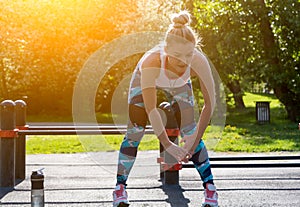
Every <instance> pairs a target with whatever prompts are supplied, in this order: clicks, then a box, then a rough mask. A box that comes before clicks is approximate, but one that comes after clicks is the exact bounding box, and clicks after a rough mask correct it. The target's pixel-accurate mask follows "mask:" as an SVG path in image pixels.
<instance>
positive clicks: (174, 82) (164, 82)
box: [156, 46, 190, 88]
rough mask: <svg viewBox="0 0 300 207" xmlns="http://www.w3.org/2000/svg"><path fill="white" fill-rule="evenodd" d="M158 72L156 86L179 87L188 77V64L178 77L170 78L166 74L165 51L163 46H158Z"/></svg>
mask: <svg viewBox="0 0 300 207" xmlns="http://www.w3.org/2000/svg"><path fill="white" fill-rule="evenodd" d="M160 62H161V67H160V73H159V76H158V78H157V79H156V86H157V87H160V88H179V87H182V86H183V85H185V84H186V83H187V82H188V81H189V79H190V66H188V67H187V69H186V70H185V72H184V74H183V75H181V76H180V77H178V78H174V79H171V78H169V77H167V75H166V53H165V51H164V47H163V46H161V47H160Z"/></svg>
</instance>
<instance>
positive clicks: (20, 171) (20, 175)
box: [15, 100, 28, 180]
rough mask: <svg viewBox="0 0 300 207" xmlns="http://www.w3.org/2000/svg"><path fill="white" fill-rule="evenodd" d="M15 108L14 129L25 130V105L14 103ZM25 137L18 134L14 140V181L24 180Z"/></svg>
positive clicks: (22, 102)
mask: <svg viewBox="0 0 300 207" xmlns="http://www.w3.org/2000/svg"><path fill="white" fill-rule="evenodd" d="M15 104H16V107H15V111H16V127H17V129H19V130H26V129H28V127H27V126H26V107H27V105H26V103H25V102H24V101H22V100H17V101H15ZM25 154H26V136H25V135H24V134H19V135H18V137H17V139H16V167H15V173H16V179H20V180H24V179H25V163H26V156H25Z"/></svg>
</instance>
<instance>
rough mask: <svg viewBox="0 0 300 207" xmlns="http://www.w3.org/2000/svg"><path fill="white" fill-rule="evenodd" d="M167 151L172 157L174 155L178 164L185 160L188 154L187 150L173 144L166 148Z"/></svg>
mask: <svg viewBox="0 0 300 207" xmlns="http://www.w3.org/2000/svg"><path fill="white" fill-rule="evenodd" d="M166 151H167V152H168V153H169V154H170V155H172V156H173V157H174V158H175V159H176V160H177V161H178V162H180V161H182V160H184V159H185V157H186V156H187V154H188V151H187V150H186V149H183V148H181V147H179V146H178V145H176V144H174V143H173V142H170V145H169V146H168V147H166Z"/></svg>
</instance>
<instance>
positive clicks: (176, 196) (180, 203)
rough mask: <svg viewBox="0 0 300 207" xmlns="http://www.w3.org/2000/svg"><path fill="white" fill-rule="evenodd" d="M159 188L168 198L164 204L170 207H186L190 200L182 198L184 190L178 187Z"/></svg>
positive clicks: (164, 186) (166, 186)
mask: <svg viewBox="0 0 300 207" xmlns="http://www.w3.org/2000/svg"><path fill="white" fill-rule="evenodd" d="M161 188H162V190H163V191H164V192H165V194H166V195H167V196H168V198H167V199H166V202H167V203H169V204H170V205H171V206H172V207H188V204H189V203H190V200H189V199H187V198H185V197H184V195H183V192H184V191H185V190H184V189H182V188H181V186H180V185H162V186H161Z"/></svg>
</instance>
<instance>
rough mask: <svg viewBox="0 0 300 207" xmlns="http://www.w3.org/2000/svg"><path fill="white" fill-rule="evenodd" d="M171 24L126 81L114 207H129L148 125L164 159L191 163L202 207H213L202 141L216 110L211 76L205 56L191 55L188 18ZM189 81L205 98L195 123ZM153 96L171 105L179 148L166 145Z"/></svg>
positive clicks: (214, 198) (192, 42) (192, 37)
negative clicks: (166, 156) (131, 179)
mask: <svg viewBox="0 0 300 207" xmlns="http://www.w3.org/2000/svg"><path fill="white" fill-rule="evenodd" d="M172 22H173V23H172V24H171V25H170V27H169V29H168V31H167V32H166V36H165V40H164V43H163V44H160V45H159V46H157V47H155V48H153V49H152V50H150V51H148V52H146V53H145V55H144V56H143V57H142V58H141V60H140V61H139V63H138V65H137V67H136V69H135V71H134V73H133V76H132V79H131V83H130V91H129V97H128V103H129V119H130V120H129V123H128V129H127V133H126V136H125V138H124V140H123V142H122V145H121V148H120V153H119V160H118V172H117V184H116V188H115V190H114V192H113V198H114V202H113V206H114V207H122V206H128V205H129V203H128V199H127V192H126V181H127V179H128V175H129V173H130V171H131V168H132V166H133V164H134V161H135V158H136V155H137V148H138V145H139V143H140V141H141V139H142V137H143V135H144V131H145V126H146V124H147V121H148V120H149V121H150V123H151V125H152V128H153V130H154V132H155V134H156V135H157V137H158V139H159V141H160V143H161V144H162V145H163V146H164V149H166V151H167V152H168V153H170V154H171V155H172V156H173V157H174V158H176V159H177V160H178V161H185V162H187V161H188V160H191V161H193V163H194V165H195V168H196V169H197V171H198V172H199V174H200V177H201V179H202V181H203V186H204V189H205V190H204V195H205V196H204V201H203V203H202V206H212V207H215V206H218V201H217V193H216V188H215V186H214V183H213V176H212V173H211V169H210V163H209V158H208V154H207V150H206V148H205V145H204V143H203V141H202V139H201V138H202V136H203V134H204V131H205V129H206V128H207V126H208V124H209V121H210V118H211V115H212V112H213V108H214V104H215V97H214V96H215V94H214V82H213V78H212V74H211V70H210V66H209V64H208V61H207V60H206V58H205V56H204V55H203V54H202V53H201V52H199V51H198V50H197V49H196V46H197V44H198V42H197V37H196V35H195V33H194V32H193V31H192V29H191V28H190V27H189V23H190V15H189V13H188V12H186V11H182V12H180V13H178V14H176V15H175V16H174V17H173V18H172ZM191 76H197V77H198V79H199V81H200V86H201V91H202V94H203V98H204V106H203V108H202V111H201V114H200V118H199V121H198V123H196V122H195V119H194V97H193V92H192V85H191V80H190V77H191ZM158 90H162V91H164V93H165V94H166V97H167V98H168V101H169V103H170V105H171V106H172V108H174V109H175V110H176V111H177V114H176V115H175V116H176V119H177V122H178V125H179V128H180V132H181V137H182V139H181V142H182V143H184V144H183V147H180V146H178V145H176V144H174V143H172V142H171V141H170V140H169V139H168V136H167V134H166V131H165V127H164V124H163V121H162V118H161V116H160V113H159V111H158V109H157V91H158Z"/></svg>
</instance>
